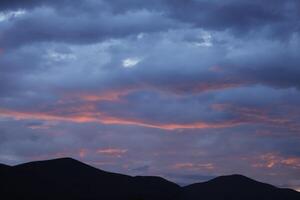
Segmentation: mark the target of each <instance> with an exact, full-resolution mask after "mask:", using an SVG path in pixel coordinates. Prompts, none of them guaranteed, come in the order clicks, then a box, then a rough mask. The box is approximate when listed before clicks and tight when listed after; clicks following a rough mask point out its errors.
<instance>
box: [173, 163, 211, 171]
mask: <svg viewBox="0 0 300 200" xmlns="http://www.w3.org/2000/svg"><path fill="white" fill-rule="evenodd" d="M172 168H173V169H177V170H181V169H185V170H213V169H215V166H214V165H213V164H212V163H176V164H175V165H174V166H172Z"/></svg>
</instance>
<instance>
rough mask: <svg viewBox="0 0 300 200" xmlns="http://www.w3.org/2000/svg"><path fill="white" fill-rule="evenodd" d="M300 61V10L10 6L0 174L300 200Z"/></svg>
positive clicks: (0, 68) (1, 87)
mask: <svg viewBox="0 0 300 200" xmlns="http://www.w3.org/2000/svg"><path fill="white" fill-rule="evenodd" d="M299 52H300V1H298V0H265V1H260V0H251V1H250V0H249V1H241V0H240V1H239V0H85V1H84V0H57V1H55V0H26V1H25V0H1V1H0V163H5V164H10V165H15V164H19V163H23V162H28V161H33V160H42V159H51V158H57V157H73V158H76V159H78V160H80V161H83V162H86V163H88V164H91V165H93V166H95V167H98V168H101V169H104V170H108V171H113V172H120V173H125V174H130V175H159V176H163V177H165V178H167V179H169V180H171V181H175V182H177V183H180V184H187V183H193V182H200V181H206V180H209V179H211V178H213V177H216V176H219V175H224V174H236V173H238V174H243V175H246V176H249V177H251V178H255V179H257V180H259V181H264V182H268V183H271V184H274V185H277V186H281V187H290V188H294V189H298V190H300V54H299Z"/></svg>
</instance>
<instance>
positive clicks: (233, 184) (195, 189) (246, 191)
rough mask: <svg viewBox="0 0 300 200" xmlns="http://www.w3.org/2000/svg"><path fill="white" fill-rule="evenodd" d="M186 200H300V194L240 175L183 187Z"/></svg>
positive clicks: (221, 177)
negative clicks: (207, 199)
mask: <svg viewBox="0 0 300 200" xmlns="http://www.w3.org/2000/svg"><path fill="white" fill-rule="evenodd" d="M184 191H185V196H184V198H185V199H187V200H192V199H201V198H203V196H204V197H209V199H243V200H253V199H258V200H269V199H270V200H271V199H272V200H277V199H278V200H279V199H281V200H283V199H300V194H299V193H298V192H296V191H294V190H291V189H280V188H277V187H274V186H272V185H269V184H266V183H261V182H258V181H255V180H253V179H250V178H248V177H245V176H242V175H229V176H220V177H217V178H215V179H212V180H210V181H207V182H204V183H195V184H192V185H189V186H186V187H184Z"/></svg>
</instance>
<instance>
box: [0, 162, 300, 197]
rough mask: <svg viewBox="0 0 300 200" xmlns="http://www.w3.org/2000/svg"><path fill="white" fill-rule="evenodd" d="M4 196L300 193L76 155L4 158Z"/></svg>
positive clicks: (0, 189) (0, 181) (241, 179)
mask: <svg viewBox="0 0 300 200" xmlns="http://www.w3.org/2000/svg"><path fill="white" fill-rule="evenodd" d="M0 195H1V196H0V199H4V200H17V199H18V200H25V199H26V200H27V199H30V200H40V199H43V200H50V199H51V200H69V199H70V200H202V199H203V200H300V193H298V192H296V191H294V190H291V189H281V188H277V187H274V186H272V185H269V184H265V183H260V182H257V181H255V180H252V179H250V178H247V177H245V176H242V175H230V176H220V177H217V178H215V179H212V180H210V181H207V182H204V183H195V184H192V185H188V186H185V187H180V186H179V185H177V184H175V183H172V182H170V181H168V180H165V179H163V178H161V177H152V176H135V177H132V176H127V175H122V174H116V173H110V172H106V171H102V170H99V169H97V168H94V167H91V166H89V165H86V164H84V163H82V162H79V161H77V160H74V159H72V158H60V159H54V160H47V161H36V162H30V163H25V164H21V165H17V166H13V167H12V166H7V165H3V164H0Z"/></svg>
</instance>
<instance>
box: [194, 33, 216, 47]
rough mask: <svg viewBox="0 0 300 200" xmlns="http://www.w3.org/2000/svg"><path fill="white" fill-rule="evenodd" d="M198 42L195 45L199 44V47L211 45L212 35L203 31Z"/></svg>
mask: <svg viewBox="0 0 300 200" xmlns="http://www.w3.org/2000/svg"><path fill="white" fill-rule="evenodd" d="M198 38H199V40H200V41H199V42H196V46H201V47H211V46H212V45H213V44H212V41H211V40H212V36H211V34H210V33H208V32H203V33H202V34H201V35H200V36H199V37H198Z"/></svg>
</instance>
